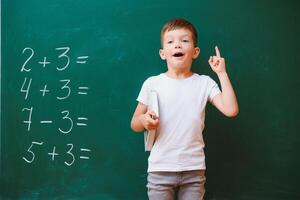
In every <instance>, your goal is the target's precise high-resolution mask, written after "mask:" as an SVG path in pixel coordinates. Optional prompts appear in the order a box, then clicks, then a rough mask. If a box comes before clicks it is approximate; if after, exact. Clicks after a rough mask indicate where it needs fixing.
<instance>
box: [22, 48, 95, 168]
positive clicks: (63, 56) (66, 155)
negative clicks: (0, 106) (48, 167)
mask: <svg viewBox="0 0 300 200" xmlns="http://www.w3.org/2000/svg"><path fill="white" fill-rule="evenodd" d="M37 51H38V50H36V49H34V48H31V47H25V48H24V49H23V50H21V56H22V58H24V60H23V63H22V64H21V66H20V72H21V74H22V80H20V90H19V94H20V95H21V97H22V99H23V102H24V104H23V105H21V106H22V107H21V109H20V112H21V113H22V117H23V120H22V121H21V123H22V127H23V128H24V132H26V133H28V134H30V133H31V131H32V126H34V125H36V124H38V125H39V127H42V128H41V129H44V130H47V129H48V128H49V127H50V126H51V127H52V128H54V130H56V133H53V134H57V137H58V138H59V137H64V136H66V135H71V134H72V131H73V130H74V129H79V128H81V129H84V128H85V127H87V126H88V123H89V118H88V116H87V114H86V113H81V114H74V113H72V108H63V109H61V110H59V111H57V113H55V112H51V115H53V113H54V116H49V114H48V115H45V116H44V117H40V119H35V120H34V119H33V116H34V115H35V113H39V116H40V115H41V113H43V111H42V108H41V106H38V105H35V104H34V101H32V99H33V98H40V99H41V101H42V100H45V99H47V98H50V96H49V94H50V93H54V94H55V95H54V97H53V95H52V96H51V98H52V99H50V101H52V102H54V103H55V105H54V106H55V107H56V106H57V107H62V106H63V102H64V101H67V100H68V99H69V98H70V97H72V98H73V99H74V98H75V99H76V97H79V96H80V97H85V96H87V95H88V94H89V86H88V85H82V84H81V83H80V84H79V83H78V80H75V81H74V80H72V79H71V78H68V77H65V78H63V79H60V78H59V77H61V76H55V77H51V79H52V81H56V84H55V87H54V86H53V85H52V87H50V86H49V85H48V84H47V83H43V84H40V83H41V80H38V79H42V78H41V77H42V76H37V75H33V72H34V70H36V68H40V69H46V68H48V67H51V68H52V69H55V71H56V73H59V74H60V75H61V74H63V73H66V72H67V71H68V70H69V69H70V68H72V67H78V66H82V65H86V64H87V63H88V60H89V56H88V55H85V54H83V55H80V56H76V57H75V58H74V56H73V57H72V56H70V52H71V51H72V49H71V48H70V47H68V46H63V47H57V48H54V49H52V50H51V51H52V52H51V55H52V56H40V55H36V52H37ZM53 55H55V56H53ZM41 73H47V72H41ZM66 74H68V73H66ZM35 81H36V84H35ZM33 85H35V87H33ZM53 98H54V99H53ZM51 105H52V106H53V104H51ZM73 109H74V108H73ZM46 132H47V131H46ZM26 145H27V146H26ZM43 148H44V149H46V150H44V151H43V152H46V153H44V154H45V155H41V154H37V153H36V152H38V151H39V152H40V150H41V149H43ZM91 152H92V150H91V149H90V148H89V147H86V146H85V145H84V144H82V145H81V144H80V145H78V144H77V145H74V144H73V143H71V142H68V143H66V144H65V145H64V147H63V148H62V147H60V148H58V147H57V145H56V144H55V143H54V144H53V143H50V142H47V141H45V139H44V138H41V139H38V138H37V139H36V138H35V139H34V140H32V141H31V142H29V144H25V146H24V151H23V155H22V156H21V157H22V160H23V161H24V162H25V163H26V164H32V163H34V162H38V161H37V160H38V156H44V157H48V159H49V160H50V161H55V160H56V159H57V157H62V158H63V159H61V158H60V160H63V162H62V164H63V165H65V166H68V167H69V166H72V165H73V164H74V163H76V162H78V160H88V159H90V156H91Z"/></svg>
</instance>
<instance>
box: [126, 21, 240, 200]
mask: <svg viewBox="0 0 300 200" xmlns="http://www.w3.org/2000/svg"><path fill="white" fill-rule="evenodd" d="M161 44H162V49H160V50H159V54H160V57H161V59H163V60H166V62H167V68H168V69H167V71H166V72H165V73H162V74H160V75H157V76H152V77H150V78H148V79H147V80H146V81H145V82H144V84H143V86H142V89H141V91H140V94H139V96H138V98H137V101H138V105H137V107H136V110H135V112H134V114H133V117H132V121H131V128H132V129H133V130H134V131H135V132H141V131H143V130H144V129H147V130H153V129H156V140H155V143H154V145H153V148H152V150H151V153H150V156H149V159H148V184H147V187H148V196H149V199H150V200H171V199H174V195H175V193H177V195H178V198H179V200H199V199H203V196H204V193H205V188H204V184H205V180H206V178H205V168H206V167H205V155H204V141H203V137H202V131H203V129H204V118H205V106H206V103H207V101H209V102H210V103H212V104H213V105H214V106H215V107H216V108H217V109H218V110H220V111H221V112H222V113H224V115H226V116H228V117H234V116H236V115H237V114H238V112H239V108H238V103H237V100H236V96H235V93H234V91H233V88H232V86H231V83H230V80H229V77H228V75H227V73H226V69H225V60H224V58H222V57H221V55H220V52H219V49H218V48H217V47H215V51H216V55H215V56H211V57H210V58H209V60H208V63H209V65H210V66H211V68H212V70H213V71H214V72H215V73H216V74H217V76H218V78H219V80H220V84H221V88H222V92H221V91H220V89H219V87H218V85H217V84H216V82H215V81H214V80H212V79H211V78H210V77H208V76H205V75H198V74H196V73H193V72H192V71H191V66H192V61H193V59H196V58H197V57H198V55H199V53H200V48H199V47H197V32H196V29H195V28H194V26H193V25H192V24H191V23H190V22H188V21H186V20H184V19H174V20H171V21H170V22H168V23H167V24H165V25H164V27H163V28H162V30H161ZM151 91H155V92H156V93H157V95H158V103H159V117H158V116H156V113H154V112H153V111H151V110H148V109H147V107H148V105H149V102H148V95H149V93H150V92H151Z"/></svg>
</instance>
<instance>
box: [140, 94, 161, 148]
mask: <svg viewBox="0 0 300 200" xmlns="http://www.w3.org/2000/svg"><path fill="white" fill-rule="evenodd" d="M148 98H149V99H148V102H149V105H148V110H151V111H153V112H155V114H156V116H157V117H158V116H159V112H158V95H157V92H156V91H153V90H151V92H150V94H149V96H148ZM155 138H156V130H150V131H148V130H146V131H145V132H144V140H145V151H151V149H152V147H153V145H154V142H155Z"/></svg>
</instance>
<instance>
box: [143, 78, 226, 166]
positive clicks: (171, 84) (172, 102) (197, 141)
mask: <svg viewBox="0 0 300 200" xmlns="http://www.w3.org/2000/svg"><path fill="white" fill-rule="evenodd" d="M151 90H154V91H156V92H157V94H158V104H159V105H158V107H159V118H160V125H159V127H158V129H157V131H156V134H157V136H156V140H155V143H154V145H153V148H152V150H151V153H150V156H149V158H148V172H154V171H172V172H179V171H189V170H200V169H205V155H204V141H203V137H202V131H203V129H204V119H205V106H206V103H207V101H210V102H211V101H212V99H213V98H214V97H215V96H216V95H217V94H219V93H220V92H221V91H220V89H219V87H218V85H217V83H216V82H215V81H214V80H213V79H211V78H210V77H209V76H205V75H199V74H196V73H194V74H193V75H192V76H190V77H188V78H186V79H173V78H170V77H168V76H167V75H166V74H164V73H163V74H160V75H157V76H152V77H150V78H148V79H147V80H146V81H145V82H144V84H143V86H142V89H141V91H140V93H139V96H138V98H137V100H138V101H139V102H141V103H143V104H145V105H148V97H147V95H148V94H149V93H150V91H151Z"/></svg>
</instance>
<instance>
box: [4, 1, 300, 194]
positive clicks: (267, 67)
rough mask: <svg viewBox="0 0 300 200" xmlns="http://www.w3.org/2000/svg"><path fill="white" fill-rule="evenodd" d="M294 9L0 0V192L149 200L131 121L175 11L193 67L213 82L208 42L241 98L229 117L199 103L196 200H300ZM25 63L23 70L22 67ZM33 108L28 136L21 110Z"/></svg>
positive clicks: (292, 5) (264, 4)
mask: <svg viewBox="0 0 300 200" xmlns="http://www.w3.org/2000/svg"><path fill="white" fill-rule="evenodd" d="M299 8H300V4H299V2H298V1H295V0H294V1H293V0H286V1H279V0H275V1H267V0H261V1H249V0H242V1H237V0H228V1H219V0H215V1H206V0H203V1H196V0H187V1H177V0H173V1H167V0H152V1H150V0H146V1H137V0H131V1H121V0H109V1H108V0H102V1H96V0H89V1H80V0H72V1H71V0H63V1H62V0H52V1H37V0H28V1H18V0H9V1H8V0H2V1H1V137H0V138H1V143H0V144H1V148H0V149H1V151H0V156H1V163H0V173H1V185H0V190H1V192H0V199H104V200H116V199H121V200H125V199H128V200H129V199H130V200H132V199H137V200H138V199H147V194H146V187H145V185H146V178H147V173H146V169H147V156H148V153H145V152H144V150H143V135H142V134H140V135H138V134H134V133H133V132H132V131H131V130H130V120H131V116H132V113H133V111H134V109H135V106H136V101H135V99H136V97H137V95H138V92H139V90H140V87H141V84H142V83H143V81H144V80H145V79H146V78H147V77H148V76H151V75H156V74H158V73H161V72H164V71H165V70H166V66H165V63H164V62H163V61H161V60H160V58H159V56H158V49H159V48H160V42H159V34H160V29H161V27H162V26H163V24H164V23H165V22H166V21H168V20H170V19H172V18H176V17H183V18H186V19H188V20H189V21H191V22H192V23H193V24H194V25H195V26H196V27H197V29H198V34H199V46H200V48H201V55H200V58H198V59H197V60H196V61H195V62H194V64H193V70H194V71H196V72H198V73H201V74H206V75H210V76H211V77H213V78H214V79H215V80H217V77H216V76H215V74H214V73H213V72H212V71H211V70H210V68H209V65H208V63H207V60H208V58H209V56H210V55H212V54H214V46H215V45H218V47H219V49H220V51H221V54H222V56H224V57H225V59H226V66H227V70H228V73H229V74H230V77H231V80H232V83H233V86H234V88H235V91H236V93H237V96H238V100H239V105H240V114H239V116H238V117H236V118H234V119H228V118H225V117H224V116H222V115H221V114H220V113H219V112H218V111H217V110H216V109H215V108H213V107H212V106H209V107H208V109H207V117H206V129H205V132H204V137H205V141H206V149H205V151H206V156H207V168H208V169H207V184H206V189H207V192H206V197H205V199H206V200H229V199H230V200H231V199H236V200H253V199H255V200H260V199H261V200H268V199H270V200H276V199H278V200H282V199H289V200H292V199H300V192H299V180H300V173H299V169H300V158H299V152H300V136H299V130H298V126H297V125H299V118H298V117H297V116H298V113H299V111H300V110H299V100H298V99H299V85H300V84H299V78H298V77H299V72H300V70H299V63H300V59H299V54H300V51H299V45H300V43H299V34H300V28H299V19H300V14H299V13H300V12H299ZM60 47H69V51H68V52H66V54H64V55H63V53H64V51H65V50H66V49H56V48H60ZM25 48H31V49H32V50H29V49H27V50H25ZM22 52H23V53H22ZM32 52H34V54H33V56H32V57H30V55H31V54H32ZM80 56H88V58H87V59H85V60H86V63H85V64H78V63H76V61H77V60H78V57H80ZM44 57H46V59H47V61H49V62H50V63H49V64H46V67H45V68H43V67H42V65H41V64H39V63H38V62H41V61H43V59H44ZM29 58H30V59H29ZM27 59H29V60H28V62H27V63H26V66H25V68H26V69H31V71H30V72H25V71H23V72H22V71H21V69H22V65H23V64H24V63H25V61H26V60H27ZM68 59H69V65H68V66H67V67H66V69H65V70H62V71H59V70H57V67H58V68H62V67H63V66H64V65H66V64H67V61H68ZM25 77H26V78H27V81H26V82H25V84H24V87H23V89H24V88H25V89H26V88H28V84H29V80H30V79H31V80H32V82H31V84H30V87H29V92H28V97H27V99H25V93H24V92H21V91H20V89H21V88H22V85H23V83H24V80H25ZM61 80H69V81H70V82H68V81H61ZM67 82H68V83H67ZM65 84H66V85H65ZM45 85H47V87H48V89H49V92H48V93H46V94H45V96H44V97H43V96H42V93H41V92H40V90H41V89H43V88H44V86H45ZM64 85H65V86H64ZM79 87H88V90H84V89H83V90H84V91H85V92H87V95H79V94H78V92H80V91H81V92H83V91H82V90H80V89H79ZM69 90H70V91H69ZM69 92H70V95H69V96H68V98H66V99H63V100H58V99H57V97H64V96H66V95H68V93H69ZM31 107H32V108H33V109H32V118H31V121H32V123H31V126H30V131H27V128H28V124H26V123H24V122H23V121H26V120H28V116H29V111H28V110H26V109H25V110H23V111H22V109H24V108H31ZM66 111H68V112H69V115H67V112H66ZM79 117H85V118H87V120H82V119H81V120H79V119H78V118H79ZM41 120H52V121H53V123H52V124H41V123H40V121H41ZM71 120H72V122H73V127H72V129H71V131H70V132H69V133H66V134H64V133H61V132H60V131H59V129H61V130H64V131H67V130H69V129H70V127H71ZM77 123H86V124H87V126H78V125H77ZM32 142H38V143H40V145H39V144H33V146H32V148H31V149H29V147H30V145H31V144H32ZM41 143H42V144H41ZM54 147H55V150H56V153H58V154H59V155H57V156H55V157H54V160H52V159H51V155H49V154H48V153H51V152H53V149H54ZM82 148H86V149H90V150H91V151H89V152H84V151H81V149H82ZM28 149H29V150H28ZM30 151H32V153H34V156H35V157H34V160H33V161H32V163H27V162H25V160H24V159H23V158H26V159H27V160H32V158H33V157H32V156H33V154H32V153H31V152H30ZM80 156H87V157H89V159H80ZM74 159H75V160H74ZM72 161H74V163H73V164H72V165H71V166H68V165H67V164H66V163H68V164H70V163H71V162H72ZM65 162H66V163H65Z"/></svg>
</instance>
